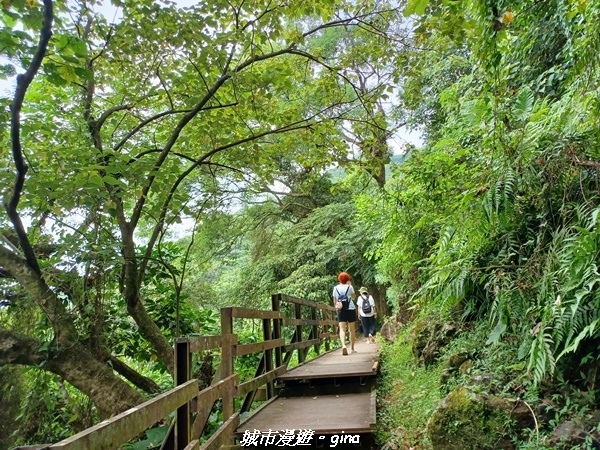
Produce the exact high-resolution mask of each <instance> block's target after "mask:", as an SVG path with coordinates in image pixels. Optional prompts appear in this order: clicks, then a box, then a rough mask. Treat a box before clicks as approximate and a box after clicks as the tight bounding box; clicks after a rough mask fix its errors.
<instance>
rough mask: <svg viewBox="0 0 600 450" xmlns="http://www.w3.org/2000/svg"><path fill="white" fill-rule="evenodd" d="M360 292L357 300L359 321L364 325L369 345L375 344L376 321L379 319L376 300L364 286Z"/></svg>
mask: <svg viewBox="0 0 600 450" xmlns="http://www.w3.org/2000/svg"><path fill="white" fill-rule="evenodd" d="M358 292H359V293H360V295H359V296H358V299H357V300H356V305H357V307H358V320H360V323H361V325H362V329H363V333H364V335H365V338H366V340H367V344H371V343H374V342H375V319H376V318H377V311H375V300H373V297H372V296H371V295H369V291H368V289H367V288H366V287H364V286H363V287H361V288H360V289H359V290H358Z"/></svg>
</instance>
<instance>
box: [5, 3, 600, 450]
mask: <svg viewBox="0 0 600 450" xmlns="http://www.w3.org/2000/svg"><path fill="white" fill-rule="evenodd" d="M99 6H100V5H99V4H97V3H96V2H87V1H86V2H83V1H81V2H78V1H75V2H63V1H59V2H52V1H50V0H46V1H45V2H43V3H39V2H37V1H29V0H27V1H21V0H14V1H7V2H3V3H2V9H1V10H0V17H1V20H2V22H1V23H2V25H1V26H2V28H1V29H0V52H1V56H2V57H4V58H5V59H4V60H3V63H2V65H1V66H0V76H1V77H3V78H7V79H10V80H11V82H13V83H16V85H14V86H13V87H14V88H15V89H13V92H11V93H10V94H6V95H3V96H2V98H0V102H1V104H2V110H1V111H0V115H1V117H0V118H1V121H0V140H2V145H1V146H0V167H1V168H2V170H1V171H0V185H1V186H2V193H3V197H4V206H5V211H6V214H3V215H2V216H1V217H0V228H1V229H0V277H1V280H0V292H2V294H3V297H2V298H0V343H1V344H3V345H4V346H0V385H1V386H4V385H8V384H9V382H10V386H11V389H7V390H5V391H4V390H3V392H2V394H0V401H1V402H2V403H3V404H6V405H8V406H7V408H6V411H7V413H6V415H7V421H6V423H7V424H8V425H6V426H3V428H0V431H2V433H3V434H8V433H9V432H10V433H12V432H14V435H13V436H12V437H10V436H0V446H1V445H3V444H4V443H11V444H12V443H15V442H17V443H39V442H42V441H47V442H49V441H55V440H58V439H60V438H62V437H64V436H67V435H69V434H72V433H73V432H75V431H77V430H79V429H82V428H84V427H86V426H89V425H90V424H91V423H93V422H95V421H97V420H98V419H100V418H102V417H106V416H108V415H111V414H114V413H116V412H119V411H121V410H123V409H125V408H127V407H129V406H131V405H133V404H136V403H139V401H140V400H141V399H143V398H144V396H146V395H153V394H155V393H157V392H159V391H163V390H165V389H167V388H169V387H170V385H171V382H170V376H171V374H172V372H173V357H172V352H171V344H172V340H173V338H175V337H177V336H181V335H188V334H197V333H198V334H215V333H218V331H219V321H218V308H220V307H222V306H230V305H241V306H246V307H267V306H268V305H269V299H270V295H271V294H274V293H276V292H283V293H286V294H290V295H294V296H298V297H303V298H307V299H309V300H314V301H318V302H324V303H328V302H330V292H331V288H332V286H333V284H334V283H335V280H336V275H337V273H338V272H340V271H342V270H344V271H348V272H349V273H351V275H352V277H353V281H354V284H355V286H359V285H365V286H368V288H369V290H370V292H372V294H373V295H374V297H375V300H376V304H377V308H378V310H379V311H380V312H381V313H382V314H381V315H387V316H390V317H391V316H393V315H394V314H395V313H398V315H399V316H401V317H399V319H400V321H402V322H404V323H405V322H406V321H407V319H410V317H409V316H410V315H411V314H412V318H419V320H430V319H431V318H432V317H434V318H436V320H452V321H453V322H454V323H458V324H459V327H462V331H461V332H459V333H458V337H457V338H456V339H455V340H454V341H453V342H451V343H450V345H449V347H448V348H447V349H446V350H443V351H441V353H440V354H439V355H438V360H437V361H436V362H435V363H434V364H433V365H432V366H430V367H423V366H420V365H418V364H417V363H416V362H415V361H413V360H412V357H411V355H410V353H411V352H410V351H409V350H410V343H408V342H405V338H406V336H407V335H409V333H408V330H405V331H403V332H402V333H401V334H400V335H399V336H400V337H399V338H398V341H397V342H395V343H393V344H392V345H391V347H390V348H388V349H386V350H385V352H386V353H385V354H386V364H388V365H389V366H388V367H386V369H385V371H384V372H383V378H382V388H383V390H382V392H383V400H382V402H381V405H382V407H383V409H382V411H383V412H382V423H383V426H384V427H386V429H385V430H382V432H381V433H380V437H381V439H382V442H383V440H385V439H387V438H388V437H390V436H391V434H392V431H393V429H398V430H400V431H401V432H402V433H408V436H406V439H405V440H403V441H402V443H396V444H397V445H421V444H422V445H424V446H427V445H428V441H427V439H426V438H424V436H425V433H424V427H425V424H426V423H427V418H428V416H429V415H430V413H431V411H432V410H433V407H434V406H435V403H436V401H437V400H438V399H439V398H441V397H442V396H443V395H446V394H448V393H449V392H450V391H451V390H452V389H453V388H455V387H458V386H462V385H469V383H471V382H472V380H473V377H474V376H484V375H485V376H487V374H489V373H490V372H494V377H495V378H494V380H495V381H493V382H492V383H491V385H490V386H487V387H486V388H485V390H487V391H489V392H490V393H493V394H494V395H496V394H497V395H504V396H512V397H522V398H526V399H527V401H529V402H531V403H532V404H533V403H535V402H537V401H539V400H540V399H541V398H548V397H552V396H553V395H554V396H558V397H556V402H555V403H556V404H555V405H554V412H555V417H554V418H553V419H552V421H549V422H548V423H546V424H545V427H546V428H543V429H542V430H541V431H542V433H546V434H547V433H550V432H551V430H552V427H555V426H556V425H557V424H558V423H559V422H560V421H561V420H566V419H568V418H570V417H573V416H576V415H577V414H579V413H581V410H577V408H575V407H574V408H569V407H567V406H565V405H567V404H568V402H569V401H570V400H569V399H570V397H569V396H570V395H571V394H572V392H575V391H576V392H586V393H588V394H589V396H588V400H589V399H591V400H589V401H588V403H586V405H587V406H586V408H587V407H589V408H590V409H593V408H596V409H597V408H599V407H600V405H598V401H597V398H600V396H599V395H598V382H599V380H598V369H599V365H600V363H599V362H598V356H597V355H598V354H599V352H600V273H599V271H598V257H599V249H600V232H599V231H598V230H599V227H598V223H597V222H598V213H599V212H600V209H599V207H600V204H599V200H600V194H599V192H600V178H599V176H598V171H599V170H600V135H599V130H600V127H599V125H600V123H599V121H600V103H599V98H600V96H599V94H600V86H599V80H600V78H599V75H600V74H599V66H598V57H597V56H598V54H599V50H600V48H599V47H600V38H599V36H598V32H597V24H598V22H599V19H600V2H599V1H597V0H588V1H584V0H581V1H579V0H550V1H545V2H540V1H532V0H514V1H511V2H508V1H507V0H498V1H491V0H476V1H474V2H457V1H451V0H409V1H408V2H389V3H388V2H383V1H381V2H380V1H371V0H364V1H363V0H358V1H355V0H353V1H347V2H342V1H335V2H334V1H330V0H308V1H307V0H303V1H290V2H282V3H273V2H270V1H267V0H265V1H241V2H232V1H221V0H214V1H204V2H198V3H196V4H193V5H190V6H186V7H179V6H178V5H177V4H172V3H170V2H148V1H138V0H131V1H130V0H128V1H125V2H121V1H114V2H113V8H114V11H113V13H114V14H115V18H116V19H112V17H107V16H105V15H103V14H100V13H99V12H98V8H99ZM51 10H52V13H51V12H50V11H51ZM38 42H39V43H38ZM38 46H39V47H38ZM42 50H43V51H42ZM17 72H19V73H22V75H20V76H19V77H18V78H16V80H17V81H16V82H15V81H12V80H15V74H16V73H17ZM403 126H406V127H408V128H409V129H413V130H418V131H419V132H420V133H421V135H422V137H423V140H424V142H423V145H422V147H420V148H416V147H414V146H411V145H406V146H405V147H404V148H398V147H397V146H396V145H393V144H392V143H393V142H397V140H398V131H399V130H400V129H402V127H403ZM394 152H396V153H403V154H402V157H401V158H399V159H398V158H397V157H398V156H399V155H395V156H396V160H397V161H398V163H394V162H393V159H394V158H392V156H393V153H394ZM407 311H408V314H407ZM411 326H412V325H411ZM257 329H258V327H257ZM257 329H255V328H252V327H250V326H248V327H246V328H243V329H236V332H237V333H239V335H240V339H241V340H242V341H243V342H254V341H255V340H257V339H261V337H260V334H259V333H258V332H257ZM482 347H485V350H483V351H478V350H477V349H481V348H482ZM459 352H466V353H468V354H469V355H471V356H472V358H473V361H474V362H473V367H472V370H471V371H470V372H467V373H463V374H461V375H460V376H458V377H453V378H452V379H450V380H446V382H445V383H442V385H441V386H440V390H439V391H438V390H437V388H438V386H436V385H437V380H438V379H439V376H440V372H441V366H440V364H441V361H442V359H443V358H445V357H449V356H451V355H452V353H459ZM73 355H77V358H78V360H79V359H80V360H81V361H85V363H84V364H85V365H86V366H88V367H89V373H88V375H87V376H86V375H85V374H82V373H74V372H73V371H72V370H69V369H68V367H69V362H72V359H73V358H74V357H73ZM203 357H204V358H205V361H204V362H203V363H201V362H199V366H202V370H205V372H206V374H205V375H207V376H208V375H210V374H211V373H212V370H213V369H214V367H216V365H217V364H218V356H217V355H212V354H210V355H208V354H207V355H204V356H203ZM255 359H256V358H254V356H249V357H245V358H240V359H239V360H238V361H237V362H236V363H237V366H236V370H237V371H238V372H239V373H240V374H241V376H242V378H244V379H245V378H249V377H250V376H251V375H252V371H253V369H254V366H255V364H256V361H255ZM203 364H204V365H203ZM92 368H93V370H92ZM113 369H114V370H113ZM92 373H100V374H101V379H99V378H98V377H97V376H95V375H94V377H92V376H91V375H90V374H92ZM396 379H399V380H401V381H400V383H403V384H400V385H398V384H397V381H395V380H396ZM206 381H207V380H204V382H206ZM96 385H101V386H103V389H104V390H105V391H106V392H111V393H112V392H114V393H115V394H114V395H115V398H118V401H117V400H115V399H112V400H111V399H110V398H108V397H107V398H104V396H102V395H98V394H97V392H98V389H96ZM404 385H405V386H406V389H404V387H403V386H404ZM557 386H558V387H557ZM565 386H569V387H570V389H571V390H572V391H567V390H566V389H564V387H565ZM561 389H562V390H561ZM431 391H435V392H431ZM487 391H486V392H487ZM556 392H560V395H559V394H556ZM424 393H425V394H424ZM559 397H560V398H559ZM40 403H43V404H44V405H45V406H44V407H43V408H40V409H36V408H35V405H36V404H40ZM398 404H401V406H397V405H398ZM407 404H408V405H409V406H410V408H408V409H407ZM561 405H562V406H561ZM561 408H562V409H561ZM576 410H577V411H576ZM582 414H583V413H581V414H580V415H582ZM17 416H18V417H19V420H18V421H17V420H15V417H17ZM220 419H222V418H220ZM218 420H219V417H218V414H214V415H213V420H212V422H213V424H214V423H216V422H217V421H218ZM38 422H39V423H40V426H36V424H37V423H38ZM15 430H16V431H15ZM512 437H513V439H514V440H515V442H516V441H520V442H521V443H522V445H523V446H526V445H534V444H533V442H534V440H533V439H532V438H531V436H529V440H528V441H527V442H528V443H527V444H524V442H525V438H524V436H523V434H518V435H517V434H514V435H513V436H512ZM153 439H157V436H156V435H154V434H152V433H151V435H148V436H147V441H148V443H150V441H152V440H153ZM142 442H144V441H142ZM540 442H542V441H540V440H539V436H537V435H536V440H535V445H542V444H541V443H540ZM140 445H142V444H140ZM138 447H139V448H141V447H140V446H138ZM136 448H137V447H136ZM540 448H541V447H540Z"/></svg>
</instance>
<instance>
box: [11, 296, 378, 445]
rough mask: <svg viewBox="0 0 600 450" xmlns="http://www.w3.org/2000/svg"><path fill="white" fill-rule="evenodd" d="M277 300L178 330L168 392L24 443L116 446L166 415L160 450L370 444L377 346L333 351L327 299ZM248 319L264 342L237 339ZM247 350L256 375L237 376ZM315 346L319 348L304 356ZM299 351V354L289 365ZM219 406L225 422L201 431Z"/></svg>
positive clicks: (331, 314)
mask: <svg viewBox="0 0 600 450" xmlns="http://www.w3.org/2000/svg"><path fill="white" fill-rule="evenodd" d="M271 306H272V308H271V310H257V309H252V308H243V307H226V308H221V333H220V334H219V335H213V336H189V337H185V338H178V339H176V340H175V346H174V353H175V377H174V378H175V379H174V381H175V388H173V389H171V390H170V391H168V392H165V393H163V394H160V395H158V396H156V397H154V398H152V399H150V400H148V401H146V402H144V403H142V404H141V405H137V406H135V407H133V408H131V409H128V410H127V411H123V412H122V413H120V414H117V415H115V416H114V417H111V418H109V419H106V420H104V421H102V422H100V423H98V424H96V425H94V426H93V427H90V428H88V429H86V430H83V431H81V432H79V433H77V434H75V435H73V436H70V437H68V438H67V439H64V440H62V441H60V442H57V443H54V444H38V445H32V446H25V447H19V449H27V450H34V449H35V450H112V449H118V448H121V446H122V445H123V444H125V443H127V442H131V441H133V442H136V441H137V440H139V438H140V436H141V434H142V433H143V432H144V431H145V430H148V429H149V428H152V427H155V426H157V425H159V424H162V423H164V422H165V421H169V422H170V426H169V430H168V432H167V435H166V437H165V438H164V440H163V442H162V446H161V450H233V449H240V448H242V447H244V448H265V449H266V448H270V449H272V448H277V449H281V448H288V447H295V446H300V447H303V448H307V447H308V448H336V449H346V448H348V449H350V448H351V449H358V448H360V449H365V450H366V449H369V450H371V449H374V448H375V447H374V445H373V432H374V431H375V406H376V392H375V378H376V374H377V369H378V366H379V346H378V345H377V344H371V345H367V344H366V342H365V341H364V340H359V341H358V342H357V343H356V350H357V351H358V352H357V353H353V354H349V355H347V356H343V355H342V350H341V349H339V348H338V349H336V350H331V351H330V348H331V346H332V343H333V341H335V340H336V339H338V330H337V328H338V322H337V320H336V317H335V314H336V311H335V309H334V308H333V306H331V305H330V303H329V302H327V303H315V302H313V301H309V300H305V299H301V298H296V297H291V296H289V295H285V294H274V295H273V296H272V297H271ZM247 320H252V321H253V324H252V326H254V323H255V322H256V321H257V320H258V321H260V322H262V332H263V333H262V334H263V340H262V341H260V340H259V341H258V342H249V343H245V342H244V343H242V342H239V340H238V335H237V334H236V328H235V327H234V321H235V323H236V327H240V328H238V329H243V325H244V321H247ZM246 326H247V325H246ZM323 347H324V350H325V353H321V352H322V351H323ZM206 352H210V353H211V354H212V353H213V352H217V354H218V353H220V363H219V366H218V370H217V371H216V373H215V375H214V378H213V380H212V382H211V384H210V385H209V386H206V387H204V389H201V387H200V384H199V382H198V380H196V379H194V378H193V377H192V372H193V370H192V369H193V366H194V364H193V363H194V359H193V356H194V355H196V354H206ZM251 354H260V355H261V357H260V359H259V362H258V364H257V367H256V370H255V374H254V377H253V378H251V379H246V380H244V381H243V382H241V381H240V377H239V375H238V374H236V373H235V371H236V367H237V366H236V358H239V357H243V356H245V355H251ZM313 354H316V355H320V356H317V357H315V358H313V359H311V360H308V361H307V359H308V358H310V356H311V355H313ZM295 360H296V361H300V362H301V363H300V364H299V365H297V366H295V367H293V368H290V367H289V365H290V363H291V362H292V361H295ZM261 398H262V399H263V400H260V399H261ZM264 399H268V400H267V401H265V400H264ZM257 404H260V406H259V407H258V408H256V406H257ZM173 413H174V414H173ZM214 413H220V414H222V417H223V422H222V423H221V425H220V426H219V427H218V429H217V430H214V431H212V432H211V431H209V436H207V437H205V435H204V432H205V430H207V425H208V422H209V418H210V417H211V416H212V415H213V414H214Z"/></svg>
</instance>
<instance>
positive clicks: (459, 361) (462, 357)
mask: <svg viewBox="0 0 600 450" xmlns="http://www.w3.org/2000/svg"><path fill="white" fill-rule="evenodd" d="M468 358H469V354H468V353H466V352H462V353H456V354H454V355H452V356H450V357H449V358H448V359H447V360H446V361H444V363H443V364H442V373H441V375H440V385H444V384H446V383H447V382H448V381H449V380H450V379H451V378H452V376H453V375H454V374H455V373H456V371H457V370H459V367H462V365H463V364H464V363H465V362H466V361H471V360H469V359H468ZM472 362H473V361H471V363H472ZM463 373H464V372H463Z"/></svg>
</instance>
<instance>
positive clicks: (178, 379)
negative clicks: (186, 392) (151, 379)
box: [175, 339, 192, 449]
mask: <svg viewBox="0 0 600 450" xmlns="http://www.w3.org/2000/svg"><path fill="white" fill-rule="evenodd" d="M191 378H192V353H191V352H190V341H189V340H187V339H178V340H177V341H176V342H175V386H180V385H182V384H184V383H186V382H187V381H189V380H190V379H191ZM191 423H192V411H191V409H190V403H189V402H187V403H186V404H185V405H182V406H180V407H179V408H177V422H176V425H175V442H176V443H177V447H176V448H177V449H183V448H185V447H186V446H187V445H188V444H189V443H190V440H191V434H190V433H191V430H192V427H191Z"/></svg>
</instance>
